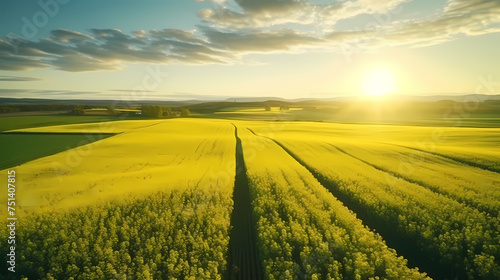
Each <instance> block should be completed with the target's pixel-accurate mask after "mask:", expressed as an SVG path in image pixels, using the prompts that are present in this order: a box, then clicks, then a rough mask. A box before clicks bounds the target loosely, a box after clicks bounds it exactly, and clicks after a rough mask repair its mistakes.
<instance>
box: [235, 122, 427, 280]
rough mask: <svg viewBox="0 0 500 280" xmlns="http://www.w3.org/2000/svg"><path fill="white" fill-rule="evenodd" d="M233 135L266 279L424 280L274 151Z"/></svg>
mask: <svg viewBox="0 0 500 280" xmlns="http://www.w3.org/2000/svg"><path fill="white" fill-rule="evenodd" d="M238 131H239V135H240V138H241V139H242V143H243V150H244V151H245V150H247V154H246V156H245V164H246V166H247V174H248V176H249V188H250V193H251V197H252V207H253V212H254V215H255V219H256V221H257V234H258V238H257V242H258V246H259V251H260V258H261V260H262V262H263V268H264V273H265V276H266V277H267V278H268V279H297V278H298V279H425V278H426V276H425V274H421V273H419V272H418V270H416V269H410V268H408V267H407V261H406V260H405V259H403V258H402V257H398V256H397V254H396V252H395V251H394V250H392V249H389V248H388V247H387V245H386V244H385V243H384V241H383V240H382V239H381V237H380V236H379V235H378V234H376V233H373V232H372V231H370V230H369V229H368V228H366V227H364V226H363V225H362V223H361V221H360V220H358V219H357V218H356V216H355V215H354V214H353V213H352V212H351V211H349V210H348V209H347V208H346V207H344V206H343V205H342V203H341V202H339V201H338V200H337V199H336V198H335V197H333V196H332V195H331V194H330V193H329V192H328V191H327V190H326V189H325V188H324V187H323V186H321V185H320V184H319V183H318V181H316V180H315V179H314V177H313V176H312V175H311V174H310V173H309V172H308V171H307V170H306V169H305V168H304V167H302V166H301V165H300V164H299V163H297V162H296V161H295V160H294V159H293V158H292V157H290V156H289V155H287V154H286V152H285V151H283V150H282V149H281V148H280V147H279V146H278V145H276V144H274V143H273V142H272V141H270V140H267V139H265V138H261V137H258V136H254V135H253V134H251V133H250V132H248V130H244V129H240V130H238ZM240 131H241V132H240ZM252 150H253V151H258V152H255V153H250V152H249V151H252ZM262 163H266V164H262Z"/></svg>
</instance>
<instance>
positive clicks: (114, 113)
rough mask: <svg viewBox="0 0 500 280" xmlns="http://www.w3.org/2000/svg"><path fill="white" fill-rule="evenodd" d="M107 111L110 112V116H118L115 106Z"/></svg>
mask: <svg viewBox="0 0 500 280" xmlns="http://www.w3.org/2000/svg"><path fill="white" fill-rule="evenodd" d="M106 110H107V111H108V114H110V115H116V113H117V111H116V109H115V107H113V106H109V107H108V108H106Z"/></svg>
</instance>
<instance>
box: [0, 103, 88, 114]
mask: <svg viewBox="0 0 500 280" xmlns="http://www.w3.org/2000/svg"><path fill="white" fill-rule="evenodd" d="M75 107H78V108H81V109H82V110H85V109H90V108H94V107H95V106H92V105H79V106H75V105H68V104H65V105H63V104H43V105H42V104H38V105H24V104H23V105H0V113H16V112H33V111H71V110H73V109H74V108H75Z"/></svg>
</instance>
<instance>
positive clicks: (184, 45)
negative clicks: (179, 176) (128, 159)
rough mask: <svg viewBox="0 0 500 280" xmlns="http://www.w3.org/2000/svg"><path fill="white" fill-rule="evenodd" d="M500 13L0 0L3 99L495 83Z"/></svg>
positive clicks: (456, 90)
mask: <svg viewBox="0 0 500 280" xmlns="http://www.w3.org/2000/svg"><path fill="white" fill-rule="evenodd" d="M499 15H500V1H497V0H448V1H445V0H438V1H430V0H427V1H416V0H388V1H380V0H353V1H331V0H238V1H233V0H188V1H186V0H182V1H181V0H177V1H161V0H151V1H148V2H147V3H144V2H141V3H139V2H138V1H132V0H125V1H118V0H110V1H97V0H89V1H70V0H41V1H28V0H20V1H2V3H1V4H0V18H1V21H2V24H1V25H0V97H18V98H51V99H160V100H162V99H163V100H165V99H170V100H181V99H191V98H200V99H203V98H210V97H211V96H231V97H235V96H241V97H247V96H248V97H257V96H275V97H283V98H328V97H335V96H346V95H358V94H364V95H369V96H380V95H383V94H407V95H431V94H445V95H446V94H467V93H481V94H499V93H500V92H498V88H499V87H498V82H496V81H500V68H499V67H498V58H499V57H500V49H499V48H498V46H500V36H499V33H500V17H499ZM492 85H493V86H492Z"/></svg>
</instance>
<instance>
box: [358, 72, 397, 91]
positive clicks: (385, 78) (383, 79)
mask: <svg viewBox="0 0 500 280" xmlns="http://www.w3.org/2000/svg"><path fill="white" fill-rule="evenodd" d="M394 89H395V80H394V75H393V74H392V73H391V72H390V71H389V70H387V69H375V70H373V71H371V72H369V73H368V75H367V76H366V77H365V80H364V83H363V90H364V93H365V94H366V95H368V96H381V95H384V94H387V93H392V92H394Z"/></svg>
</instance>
